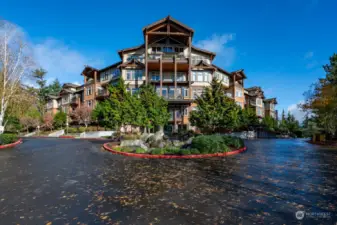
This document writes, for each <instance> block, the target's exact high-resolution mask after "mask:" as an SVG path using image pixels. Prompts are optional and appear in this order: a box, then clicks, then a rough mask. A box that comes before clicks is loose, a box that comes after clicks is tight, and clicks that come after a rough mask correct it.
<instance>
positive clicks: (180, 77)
mask: <svg viewBox="0 0 337 225" xmlns="http://www.w3.org/2000/svg"><path fill="white" fill-rule="evenodd" d="M177 81H186V76H185V73H184V72H177Z"/></svg>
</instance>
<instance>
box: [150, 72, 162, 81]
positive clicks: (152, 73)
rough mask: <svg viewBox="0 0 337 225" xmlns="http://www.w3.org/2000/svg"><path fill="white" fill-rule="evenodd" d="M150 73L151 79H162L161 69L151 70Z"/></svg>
mask: <svg viewBox="0 0 337 225" xmlns="http://www.w3.org/2000/svg"><path fill="white" fill-rule="evenodd" d="M150 74H151V80H154V81H159V80H160V75H159V71H151V72H150Z"/></svg>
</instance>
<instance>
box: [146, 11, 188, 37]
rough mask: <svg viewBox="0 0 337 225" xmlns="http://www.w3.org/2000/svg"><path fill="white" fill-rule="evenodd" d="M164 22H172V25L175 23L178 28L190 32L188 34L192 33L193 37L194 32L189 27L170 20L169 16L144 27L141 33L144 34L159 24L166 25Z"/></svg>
mask: <svg viewBox="0 0 337 225" xmlns="http://www.w3.org/2000/svg"><path fill="white" fill-rule="evenodd" d="M166 22H172V23H175V24H176V25H178V26H180V27H182V28H184V29H186V30H188V31H190V32H191V33H192V35H193V33H194V30H193V29H192V28H190V27H188V26H187V25H185V24H183V23H181V22H179V21H178V20H176V19H174V18H172V17H171V16H170V15H168V16H167V17H165V18H163V19H161V20H158V21H156V22H154V23H151V24H149V25H147V26H145V27H144V28H143V33H145V32H146V30H149V29H151V28H153V27H154V26H156V25H159V24H161V23H166Z"/></svg>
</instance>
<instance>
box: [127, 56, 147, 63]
mask: <svg viewBox="0 0 337 225" xmlns="http://www.w3.org/2000/svg"><path fill="white" fill-rule="evenodd" d="M132 59H136V60H138V61H140V62H143V60H144V56H142V55H128V57H127V59H126V60H127V61H131V60H132Z"/></svg>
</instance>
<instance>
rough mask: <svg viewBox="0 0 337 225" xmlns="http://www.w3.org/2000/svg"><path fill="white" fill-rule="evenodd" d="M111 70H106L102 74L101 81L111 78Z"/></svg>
mask: <svg viewBox="0 0 337 225" xmlns="http://www.w3.org/2000/svg"><path fill="white" fill-rule="evenodd" d="M109 72H110V71H105V72H103V73H102V74H101V81H106V80H109V78H110V76H109V75H110V74H109Z"/></svg>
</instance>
